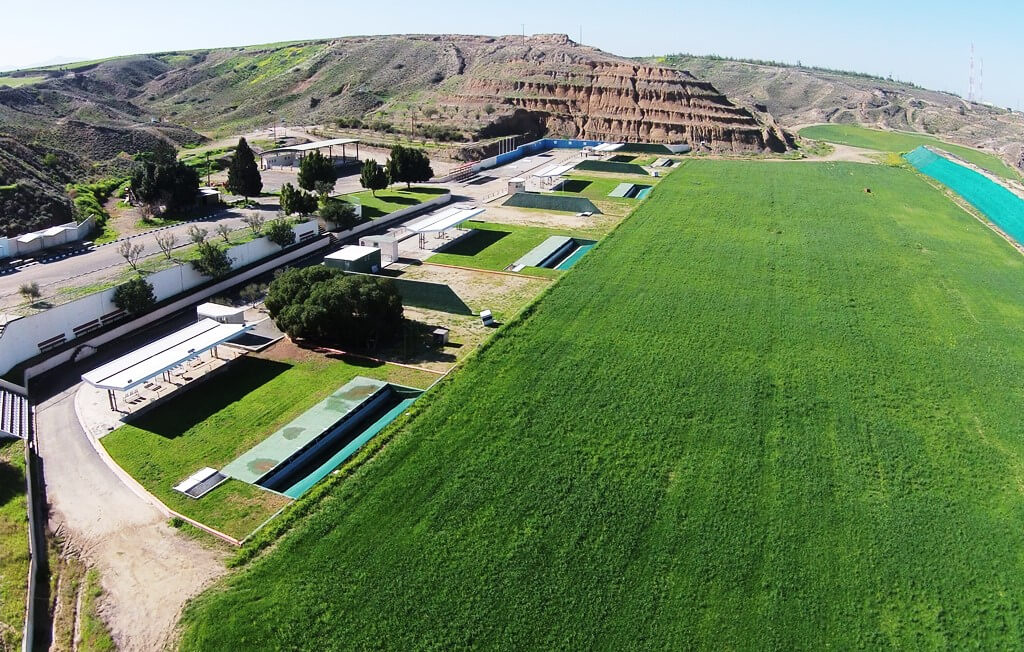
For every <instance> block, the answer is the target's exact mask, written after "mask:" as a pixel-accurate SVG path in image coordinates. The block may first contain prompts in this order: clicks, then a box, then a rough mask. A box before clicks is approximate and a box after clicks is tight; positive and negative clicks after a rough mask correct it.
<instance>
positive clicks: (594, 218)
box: [484, 202, 632, 235]
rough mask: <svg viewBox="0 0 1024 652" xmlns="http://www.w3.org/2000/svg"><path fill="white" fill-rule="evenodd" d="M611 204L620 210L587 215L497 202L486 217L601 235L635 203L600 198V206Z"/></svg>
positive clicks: (498, 222) (517, 223) (492, 205)
mask: <svg viewBox="0 0 1024 652" xmlns="http://www.w3.org/2000/svg"><path fill="white" fill-rule="evenodd" d="M607 204H613V206H612V207H611V209H610V211H616V214H609V213H603V214H597V215H591V216H589V217H583V216H579V215H575V214H572V213H551V212H547V211H542V210H536V209H530V208H516V207H514V206H502V205H500V204H498V203H497V202H495V203H493V204H487V206H486V208H487V212H486V213H485V214H484V218H485V219H486V220H487V221H488V222H493V223H495V224H513V225H517V226H541V227H547V228H549V229H566V230H572V231H578V232H580V235H599V234H603V233H607V232H608V231H610V230H611V229H612V227H614V226H615V225H616V224H618V223H619V222H621V221H622V219H623V218H624V217H625V215H626V213H627V212H628V211H629V209H630V208H632V207H631V206H628V205H626V206H623V207H622V208H621V210H616V209H618V207H619V206H622V205H621V204H615V203H614V202H597V203H596V204H595V205H597V207H598V208H600V209H601V210H602V211H604V210H605V209H606V208H609V207H608V206H607Z"/></svg>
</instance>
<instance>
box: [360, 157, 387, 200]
mask: <svg viewBox="0 0 1024 652" xmlns="http://www.w3.org/2000/svg"><path fill="white" fill-rule="evenodd" d="M390 182H391V180H390V179H389V178H388V171H387V170H385V169H384V167H383V166H381V165H380V164H379V163H377V161H374V160H373V159H372V158H368V159H366V160H365V161H363V169H362V171H361V172H360V173H359V185H361V186H362V187H364V188H366V189H367V190H369V191H370V192H371V193H372V194H373V196H374V197H376V196H377V191H378V190H384V189H385V188H387V187H388V184H389V183H390Z"/></svg>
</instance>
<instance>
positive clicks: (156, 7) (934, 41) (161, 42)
mask: <svg viewBox="0 0 1024 652" xmlns="http://www.w3.org/2000/svg"><path fill="white" fill-rule="evenodd" d="M523 24H525V29H526V32H527V33H528V34H533V33H545V32H560V33H566V34H569V35H570V36H571V37H572V38H573V39H578V37H579V32H580V28H581V27H582V29H583V42H584V43H586V44H588V45H595V46H597V47H600V48H602V49H604V50H607V51H609V52H612V53H615V54H620V55H625V56H639V55H649V54H665V53H671V52H692V53H694V54H720V55H724V56H734V57H749V58H759V59H773V60H779V61H787V62H791V63H795V62H797V61H800V62H802V63H803V64H805V65H818V66H827V67H832V68H843V69H849V70H856V71H860V72H867V73H872V74H877V75H883V76H885V75H890V74H891V75H892V76H893V77H896V78H897V79H902V80H906V81H912V82H914V83H917V84H919V85H921V86H925V87H927V88H933V89H938V90H949V91H953V92H956V93H960V94H961V95H964V96H966V95H967V86H968V70H969V66H968V64H969V56H970V46H971V43H972V42H973V43H974V45H975V58H976V61H977V63H976V65H980V63H981V60H984V74H983V99H984V100H986V101H991V102H993V103H996V104H999V105H1001V106H1013V107H1015V108H1024V105H1022V102H1024V74H1022V72H1021V71H1022V66H1024V0H974V1H969V0H956V1H952V0H928V1H927V2H926V1H924V0H885V1H879V0H858V1H857V2H847V1H843V0H813V1H811V0H774V1H765V0H762V1H759V2H755V1H747V2H743V1H740V0H703V1H700V2H694V1H692V0H677V1H675V2H669V1H663V0H645V1H644V2H632V1H619V2H610V1H606V0H592V1H590V2H581V1H577V0H554V1H552V0H545V1H534V0H519V1H512V2H509V1H507V0H505V1H503V2H488V1H486V0H480V1H479V2H445V1H434V2H430V1H427V0H394V1H387V0H385V1H380V2H367V1H366V0H361V1H358V2H351V1H347V0H345V1H333V2H332V1H331V0H288V1H284V2H282V1H271V0H205V1H201V2H200V1H197V0H168V1H165V2H159V1H152V0H151V1H149V2H139V1H138V0H132V1H125V0H89V1H88V2H83V1H82V0H3V3H2V4H0V27H2V32H0V33H2V38H0V70H9V69H13V68H18V67H23V66H30V65H38V64H41V63H51V62H54V60H61V61H68V60H81V59H92V58H99V57H105V56H112V55H118V54H134V53H141V52H159V51H167V50H183V49H195V48H205V47H217V46H227V45H248V44H255V43H268V42H274V41H286V40H295V39H304V38H323V37H334V36H348V35H356V34H401V33H462V34H492V35H497V34H518V33H520V31H521V30H522V29H523Z"/></svg>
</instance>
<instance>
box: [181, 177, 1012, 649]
mask: <svg viewBox="0 0 1024 652" xmlns="http://www.w3.org/2000/svg"><path fill="white" fill-rule="evenodd" d="M865 187H870V188H872V191H873V192H872V193H870V194H868V193H865V192H864V190H863V189H864V188H865ZM809 189H813V192H811V191H809ZM822 196H827V197H829V206H828V209H827V210H823V209H822V206H821V200H820V198H821V197H822ZM1022 375H1024V258H1022V257H1021V256H1020V255H1019V254H1018V253H1017V252H1016V251H1014V250H1013V249H1012V248H1011V247H1010V246H1009V245H1007V244H1006V243H1005V242H1004V241H1002V240H1000V239H999V238H998V237H997V236H996V235H995V234H993V233H992V232H991V231H989V230H988V229H987V228H986V227H984V226H983V225H982V224H980V223H978V222H977V221H976V220H974V219H973V218H972V217H970V216H969V215H967V214H966V213H964V212H963V211H961V210H960V209H958V208H957V207H955V206H954V205H953V204H952V203H950V202H949V201H948V200H947V199H946V198H945V197H944V196H943V195H942V194H941V193H940V192H939V191H937V190H934V189H933V188H931V187H930V186H929V185H928V184H927V183H925V182H924V181H923V180H921V179H920V178H918V177H917V176H915V175H914V174H912V173H910V172H908V171H906V170H899V169H893V168H888V167H884V166H868V165H857V164H849V163H844V164H813V163H806V164H799V165H798V164H767V163H759V162H752V161H693V162H691V163H690V164H688V165H687V166H686V167H684V168H682V169H681V170H680V171H678V172H677V173H675V174H673V175H672V176H671V177H669V178H668V179H666V180H665V181H664V182H663V183H662V184H661V186H660V187H659V192H658V193H656V194H655V195H654V196H653V197H652V198H651V200H650V201H647V202H645V203H644V204H643V205H641V207H640V208H639V209H638V210H637V211H636V212H635V213H634V214H633V216H632V217H631V218H630V219H629V220H627V221H626V222H625V223H624V224H623V225H622V226H620V227H619V228H618V229H617V230H616V231H615V232H613V233H612V234H611V235H610V236H609V237H608V238H607V239H606V240H605V241H603V242H602V243H601V244H599V245H598V246H597V248H596V249H595V250H594V251H593V252H592V253H591V254H589V255H587V256H586V257H584V258H583V259H582V260H581V261H580V263H579V264H578V265H577V266H576V267H575V268H574V271H573V273H572V274H567V275H565V276H563V277H562V279H561V280H560V281H559V282H558V283H557V284H556V285H555V286H554V287H553V288H552V290H551V291H550V292H549V293H547V294H546V295H544V297H542V299H541V300H540V301H539V302H538V303H537V304H535V306H534V309H533V310H532V311H528V312H527V313H526V314H525V315H524V317H523V319H521V320H519V321H517V322H515V323H513V324H511V325H510V326H509V327H507V328H505V329H504V330H502V331H500V332H499V333H498V335H497V336H496V339H495V340H492V343H491V345H490V346H487V347H485V348H484V349H483V350H482V351H481V352H480V354H479V355H478V356H477V357H475V358H474V359H472V360H471V361H470V362H469V363H468V364H467V365H466V366H465V367H464V368H463V369H462V370H461V371H459V372H458V373H457V374H456V375H454V376H452V377H450V378H449V379H448V380H447V381H446V382H445V383H444V384H443V385H442V386H440V387H438V388H436V389H435V390H434V391H433V392H431V393H430V394H428V395H427V396H426V397H425V398H424V399H421V409H420V410H419V412H418V415H417V416H416V417H415V418H414V419H413V420H412V421H411V422H409V423H408V424H406V427H404V428H403V429H402V430H401V431H400V432H398V433H397V434H396V435H395V437H394V438H393V440H392V441H391V442H390V443H389V444H388V446H387V447H386V448H384V449H383V450H382V451H381V453H379V454H378V455H377V457H376V458H375V459H373V460H372V461H371V462H369V463H368V464H366V465H365V466H364V467H362V469H360V470H359V472H358V473H357V474H356V475H354V476H353V477H352V478H351V479H350V480H348V481H347V482H345V483H344V484H342V485H340V486H339V487H337V489H336V490H335V491H334V492H333V493H332V494H331V495H330V496H329V497H328V498H327V499H326V500H325V501H324V502H323V503H322V504H321V505H320V507H319V509H318V510H317V511H316V512H314V513H313V514H311V515H310V516H309V517H308V518H307V519H306V520H305V521H303V522H302V523H301V524H299V525H298V526H297V528H296V529H295V530H294V531H292V532H291V533H290V534H289V535H287V536H286V537H285V538H284V539H282V540H281V541H280V542H279V543H278V545H277V547H276V548H275V549H274V550H272V551H270V552H269V553H268V554H266V555H265V556H264V557H262V558H261V559H258V560H256V561H255V562H254V563H252V564H251V565H250V566H249V567H248V568H247V569H245V570H243V571H242V572H241V573H239V574H237V575H235V576H233V577H231V578H229V579H228V580H227V581H226V582H225V583H224V585H223V586H221V587H220V588H219V589H218V590H214V591H211V592H209V593H207V594H206V595H205V596H203V597H201V598H200V599H199V600H197V601H196V602H194V603H192V605H191V606H190V607H189V608H188V609H187V611H186V614H185V616H184V624H185V633H184V639H183V647H184V649H187V650H199V649H224V648H228V647H248V646H258V647H263V648H268V649H270V648H283V647H287V648H294V649H302V648H311V647H316V648H332V647H346V648H362V647H378V648H390V649H426V648H430V649H449V648H457V647H473V648H485V649H487V648H489V649H510V650H512V649H554V648H573V649H592V648H601V649H638V648H659V649H691V648H702V649H814V650H820V649H825V648H833V649H858V648H860V649H877V648H881V647H900V648H912V649H919V648H932V647H943V648H953V649H956V648H965V647H981V648H996V647H1007V648H1013V647H1016V646H1017V645H1018V644H1019V642H1020V640H1021V638H1022V636H1024V622H1022V621H1024V614H1022V613H1021V611H1020V609H1019V605H1020V604H1022V602H1024V565H1022V562H1021V550H1024V529H1022V528H1021V527H1020V523H1021V522H1022V520H1024V490H1022V486H1024V440H1022V434H1021V433H1022V432H1024V394H1022V393H1021V392H1020V391H1018V388H1019V386H1020V379H1021V377H1022Z"/></svg>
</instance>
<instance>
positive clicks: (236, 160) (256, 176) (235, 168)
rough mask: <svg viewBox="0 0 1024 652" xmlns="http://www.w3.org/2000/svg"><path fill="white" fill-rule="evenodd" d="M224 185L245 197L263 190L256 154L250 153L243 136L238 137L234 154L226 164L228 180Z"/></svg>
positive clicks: (252, 195) (255, 194)
mask: <svg viewBox="0 0 1024 652" xmlns="http://www.w3.org/2000/svg"><path fill="white" fill-rule="evenodd" d="M225 186H226V187H227V189H228V190H230V191H231V192H233V193H235V194H236V195H242V196H243V197H245V198H246V199H248V198H249V197H255V196H257V195H259V194H260V191H261V190H263V179H261V178H260V168H259V166H258V165H256V155H255V154H253V153H252V149H251V148H250V147H249V143H247V142H246V140H245V138H239V139H238V146H237V147H235V155H234V156H232V157H231V164H230V165H229V166H228V182H227V184H225Z"/></svg>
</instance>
